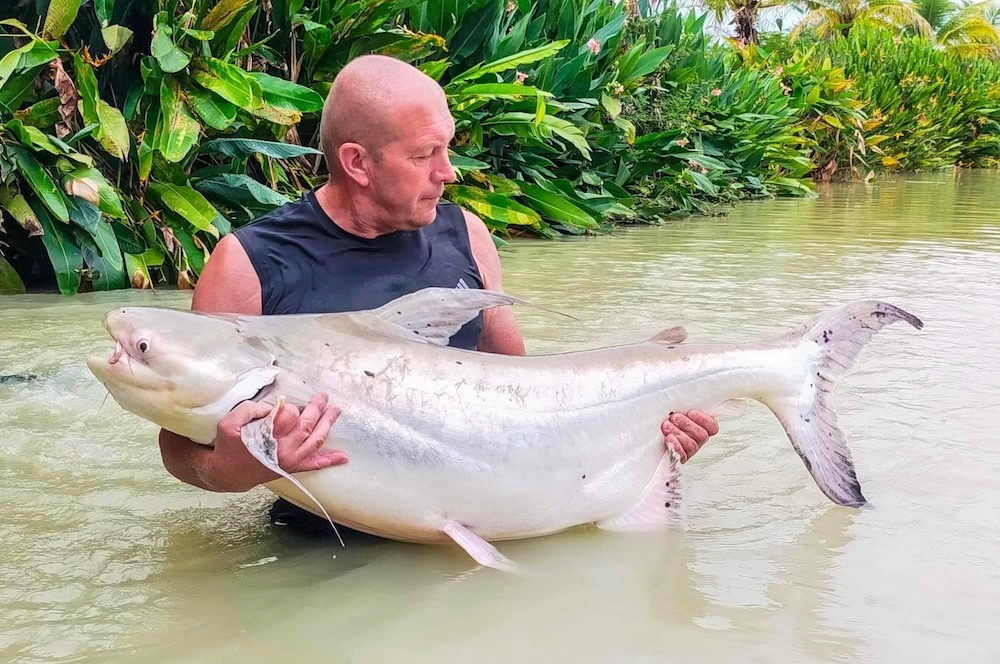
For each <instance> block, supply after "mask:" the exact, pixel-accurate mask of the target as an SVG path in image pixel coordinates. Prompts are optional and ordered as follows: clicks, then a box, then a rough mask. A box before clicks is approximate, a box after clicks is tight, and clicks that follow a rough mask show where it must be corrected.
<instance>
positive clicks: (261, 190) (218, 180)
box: [195, 173, 290, 207]
mask: <svg viewBox="0 0 1000 664" xmlns="http://www.w3.org/2000/svg"><path fill="white" fill-rule="evenodd" d="M195 186H196V187H197V188H198V189H199V190H200V191H203V192H205V193H208V194H214V195H215V196H218V197H219V198H222V199H225V200H228V201H234V202H238V203H242V204H249V205H251V206H254V207H256V206H255V205H254V203H255V202H256V203H263V204H264V205H266V206H272V207H279V206H281V205H284V204H285V203H288V202H290V199H289V198H288V197H287V196H285V195H284V194H281V193H279V192H277V191H275V190H274V189H271V188H270V187H268V186H266V185H263V184H261V183H260V182H258V181H257V180H254V179H253V178H252V177H250V176H249V175H242V174H238V173H226V174H225V175H216V176H214V177H210V178H205V179H204V180H200V181H199V182H198V183H197V184H196V185H195Z"/></svg>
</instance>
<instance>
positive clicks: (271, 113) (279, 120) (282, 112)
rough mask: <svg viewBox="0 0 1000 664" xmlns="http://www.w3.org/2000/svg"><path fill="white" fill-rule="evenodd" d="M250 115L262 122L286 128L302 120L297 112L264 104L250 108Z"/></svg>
mask: <svg viewBox="0 0 1000 664" xmlns="http://www.w3.org/2000/svg"><path fill="white" fill-rule="evenodd" d="M250 114H251V115H255V116H257V117H258V118H260V119H262V120H267V121H268V122H273V123H275V124H280V125H286V126H291V125H293V124H296V123H298V122H299V120H301V119H302V114H301V113H299V112H298V111H290V110H288V109H287V108H279V107H277V106H272V105H271V104H264V105H263V106H259V107H257V108H252V109H250Z"/></svg>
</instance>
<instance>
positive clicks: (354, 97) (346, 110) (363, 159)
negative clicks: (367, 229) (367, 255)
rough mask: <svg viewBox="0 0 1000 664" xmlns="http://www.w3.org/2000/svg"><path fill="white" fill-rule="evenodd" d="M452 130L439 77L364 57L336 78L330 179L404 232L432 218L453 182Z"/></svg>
mask: <svg viewBox="0 0 1000 664" xmlns="http://www.w3.org/2000/svg"><path fill="white" fill-rule="evenodd" d="M454 134H455V123H454V120H453V119H452V117H451V112H450V111H449V109H448V102H447V99H446V98H445V95H444V91H443V90H442V89H441V86H439V85H438V84H437V82H436V81H434V79H432V78H430V77H429V76H427V75H426V74H424V73H423V72H421V71H420V70H419V69H417V68H415V67H413V66H411V65H409V64H407V63H404V62H401V61H399V60H396V59H394V58H388V57H384V56H363V57H360V58H358V59H356V60H353V61H351V62H350V63H348V64H347V66H346V67H344V69H343V70H342V71H341V72H340V74H338V75H337V77H336V79H334V82H333V87H332V88H331V89H330V94H329V95H328V96H327V99H326V105H325V106H324V108H323V119H322V127H321V131H320V143H321V147H322V149H323V152H324V154H325V155H326V163H327V167H328V168H329V170H330V180H331V182H332V183H333V184H334V185H335V186H338V187H342V188H344V189H345V190H346V192H347V193H348V194H349V195H350V198H351V201H352V205H354V206H355V207H357V208H358V209H357V212H358V213H359V214H360V215H362V216H363V217H365V218H366V219H367V220H368V221H369V223H374V224H376V225H378V226H380V227H389V228H393V229H399V230H403V229H413V228H418V227H420V226H425V225H427V224H429V223H431V222H432V221H434V218H435V214H436V213H435V206H436V205H437V203H438V200H439V199H440V196H441V194H442V193H443V192H444V185H445V183H447V182H450V181H453V180H454V179H455V171H454V170H453V169H452V167H451V163H450V162H449V160H448V144H449V143H450V142H451V139H452V138H453V137H454Z"/></svg>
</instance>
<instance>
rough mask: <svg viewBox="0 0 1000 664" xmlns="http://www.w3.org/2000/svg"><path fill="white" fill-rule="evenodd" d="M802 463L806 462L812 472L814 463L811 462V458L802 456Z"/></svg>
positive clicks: (807, 468) (807, 467)
mask: <svg viewBox="0 0 1000 664" xmlns="http://www.w3.org/2000/svg"><path fill="white" fill-rule="evenodd" d="M802 463H804V464H805V465H806V470H808V471H809V472H810V473H811V472H812V464H811V463H809V459H807V458H806V457H802Z"/></svg>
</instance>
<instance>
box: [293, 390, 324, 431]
mask: <svg viewBox="0 0 1000 664" xmlns="http://www.w3.org/2000/svg"><path fill="white" fill-rule="evenodd" d="M329 400H330V397H329V396H328V395H327V394H326V393H325V392H320V393H319V394H317V395H316V396H314V397H313V398H312V399H310V400H309V403H308V405H306V407H305V408H303V409H302V414H301V415H299V431H301V432H302V433H303V434H305V436H308V435H309V433H310V432H312V430H313V428H315V426H316V424H317V423H318V422H319V418H320V417H322V415H323V411H324V410H325V409H326V404H327V402H328V401H329Z"/></svg>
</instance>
